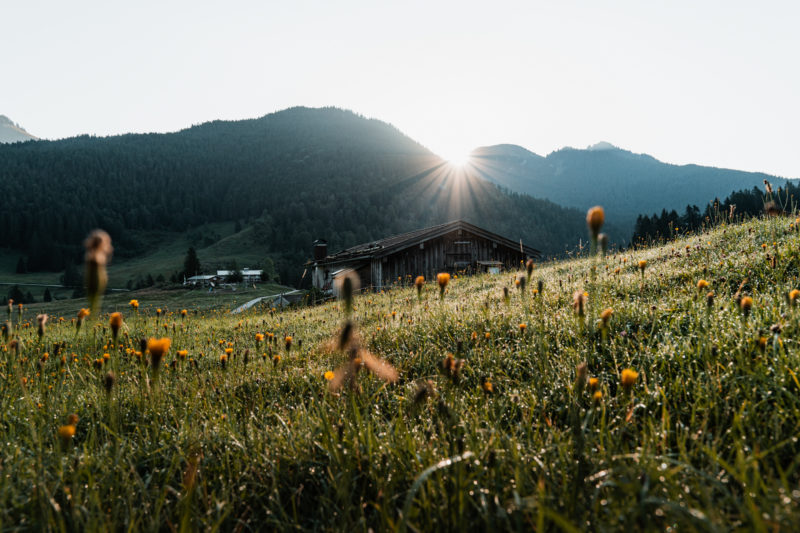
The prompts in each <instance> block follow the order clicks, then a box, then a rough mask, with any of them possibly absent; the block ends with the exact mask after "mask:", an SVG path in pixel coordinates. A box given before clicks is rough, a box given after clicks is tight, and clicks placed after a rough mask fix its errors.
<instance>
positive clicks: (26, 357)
mask: <svg viewBox="0 0 800 533" xmlns="http://www.w3.org/2000/svg"><path fill="white" fill-rule="evenodd" d="M793 222H794V216H793V217H791V218H784V217H775V218H770V219H764V220H754V221H751V222H748V223H746V224H742V225H734V226H721V227H719V228H717V229H714V230H712V231H709V232H706V233H703V234H699V235H696V236H691V237H688V238H685V239H682V240H679V241H676V242H670V243H668V244H667V245H665V246H661V247H657V248H649V249H644V250H638V251H635V252H632V253H626V254H620V255H613V256H609V257H607V258H605V259H596V258H590V259H581V260H572V261H564V262H555V263H551V264H547V265H544V266H539V267H537V268H536V269H535V270H534V272H533V276H532V280H531V283H530V284H527V286H526V287H525V289H524V291H523V292H520V290H519V289H518V288H516V287H515V284H514V283H513V275H510V274H508V273H504V274H499V275H489V274H487V275H480V276H475V277H471V278H457V279H453V280H451V282H450V284H449V285H448V286H447V290H446V293H445V294H444V297H443V299H441V300H440V298H439V290H438V287H436V286H435V284H431V283H429V284H428V285H427V286H426V287H424V288H423V291H422V297H421V300H418V298H417V292H416V290H415V289H414V288H413V287H411V288H395V289H389V290H386V291H384V292H382V293H380V294H364V295H359V296H357V297H356V299H355V302H354V314H353V320H354V327H355V332H356V333H355V335H354V336H353V337H348V336H344V338H345V342H347V343H348V347H350V348H353V350H355V352H354V353H355V354H356V356H357V357H358V359H357V360H355V361H356V362H355V363H353V362H350V363H348V361H349V359H348V355H347V354H346V353H342V352H341V351H339V350H338V349H337V348H336V347H337V343H338V342H341V341H339V340H337V339H340V338H342V337H343V336H342V335H341V333H340V328H341V326H342V324H343V323H344V322H345V320H346V316H345V311H344V306H343V305H342V304H341V302H331V303H329V304H326V305H322V306H318V307H314V308H305V309H301V310H297V311H290V312H275V313H273V312H272V311H264V310H256V311H253V312H251V313H247V314H244V315H237V316H230V315H227V314H225V313H224V312H214V311H208V310H207V311H205V312H203V313H200V314H198V315H195V313H194V312H193V311H194V310H193V309H192V308H191V307H189V316H187V317H186V318H183V319H181V318H180V316H175V315H169V316H161V317H157V316H155V314H154V312H153V310H152V307H149V306H144V305H143V306H142V308H141V309H140V311H139V313H138V314H137V313H133V312H131V311H128V310H123V313H124V318H125V323H124V324H123V326H122V328H121V333H120V340H119V341H118V342H114V341H113V340H112V338H111V332H110V330H109V329H108V326H107V324H108V317H107V316H104V317H99V321H93V320H92V319H90V320H89V321H88V322H87V323H86V324H84V325H83V328H82V329H81V331H80V332H79V333H78V334H76V333H75V326H74V324H72V323H70V321H69V319H67V320H66V321H64V322H59V321H57V320H51V322H50V323H49V324H48V327H47V328H46V331H45V332H44V338H43V339H42V340H41V341H40V340H39V338H38V335H37V331H36V329H37V328H36V321H35V317H34V316H33V315H34V314H35V313H36V312H37V311H35V310H29V309H26V308H23V309H22V311H21V313H22V314H21V316H20V317H19V318H18V317H17V310H16V309H14V310H13V312H11V313H10V317H11V320H12V321H13V323H14V331H15V332H16V334H15V335H18V337H19V338H18V339H15V340H16V341H17V342H15V343H11V344H8V343H7V344H5V345H4V348H3V350H4V353H5V354H6V356H5V357H6V359H5V363H4V370H3V372H2V376H1V378H2V380H3V383H4V387H5V390H6V394H3V395H2V397H0V402H2V406H0V413H2V424H0V438H2V439H3V442H4V443H6V444H5V445H4V446H3V447H2V449H0V463H1V464H3V468H4V474H5V475H4V476H3V477H2V478H1V479H2V481H0V488H2V490H0V509H2V519H3V521H4V522H6V523H15V524H24V525H25V526H27V527H29V528H32V529H76V530H80V529H85V528H86V527H88V526H89V525H97V524H107V525H108V527H113V525H114V524H121V523H125V524H135V525H136V527H137V528H140V529H147V530H157V529H165V528H169V529H178V528H179V527H185V528H187V529H191V528H196V529H212V528H218V529H222V530H228V529H234V528H243V529H277V530H283V529H289V528H298V527H299V528H303V529H328V528H329V529H334V530H351V529H354V528H356V529H367V528H372V529H374V530H388V529H400V530H420V531H433V530H459V531H462V530H478V529H480V530H492V531H494V530H530V529H531V528H532V527H534V525H535V527H536V528H537V529H538V530H556V529H561V530H567V531H580V530H585V529H589V530H598V531H607V530H621V529H627V530H637V531H638V530H664V529H675V530H680V531H718V530H732V529H736V530H748V531H766V530H776V531H777V530H787V531H788V530H792V529H793V528H794V526H795V525H796V524H797V523H798V522H800V505H798V503H800V495H798V493H797V486H798V483H800V444H798V440H797V434H798V420H800V376H798V374H800V358H798V350H797V346H798V340H799V339H800V315H799V313H800V309H798V304H799V302H798V299H800V297H798V296H797V295H798V294H800V291H799V292H798V293H794V294H790V292H789V291H792V290H794V289H798V288H800V287H798V278H797V276H798V271H799V270H800V233H798V231H797V228H796V227H795V226H794V224H793ZM701 280H702V283H701ZM705 284H707V286H706V285H705ZM504 289H508V290H509V292H508V295H507V296H505V295H504ZM534 290H536V291H537V292H536V293H534V292H533V291H534ZM709 292H710V293H711V294H710V295H709ZM583 298H585V300H583ZM578 300H582V305H577V304H578V303H580V302H579V301H578ZM77 303H78V302H76V304H77ZM75 307H76V309H75V311H77V307H78V305H76V306H75ZM606 310H610V311H606ZM67 316H68V317H69V315H67ZM603 316H606V318H607V321H606V322H605V323H604V321H603V319H602V318H601V317H603ZM609 317H610V318H609ZM28 323H32V324H33V325H32V326H25V325H24V324H28ZM257 334H261V335H264V339H263V340H258V337H257ZM153 335H157V336H162V335H166V336H168V337H170V338H171V340H172V347H171V348H170V349H169V350H168V352H167V353H166V355H165V356H164V357H163V358H162V359H160V361H159V363H158V368H159V369H160V370H158V371H156V370H154V368H153V366H152V365H153V363H154V361H153V356H152V355H151V356H148V354H147V353H145V354H138V353H137V352H138V351H139V350H140V342H139V339H140V338H147V337H150V336H153ZM12 337H13V335H12ZM351 339H356V341H353V340H351ZM353 342H359V343H360V346H361V348H363V349H366V350H368V351H369V352H370V353H371V354H373V357H376V358H380V359H383V360H385V361H386V362H388V363H390V364H391V365H393V366H394V368H395V369H396V370H397V372H398V373H399V381H397V382H396V383H393V384H392V383H385V382H383V381H381V380H380V379H378V378H377V377H375V376H373V375H372V374H371V373H370V372H369V371H368V370H367V369H366V368H363V367H360V366H353V365H356V364H357V363H358V362H359V361H371V363H370V364H371V365H372V368H376V369H380V368H384V370H385V367H379V366H376V365H377V362H375V361H373V359H372V358H371V357H369V355H367V354H366V353H365V352H364V351H359V348H358V346H356V345H354V344H352V343H353ZM62 343H63V344H62ZM155 348H156V347H155V345H154V349H155ZM181 350H186V353H184V355H183V356H181V355H179V354H180V353H182V352H180V351H181ZM226 350H228V353H226ZM45 352H47V354H45ZM104 354H108V357H106V356H104ZM448 354H451V355H448ZM62 356H63V357H62ZM104 360H105V361H106V362H104ZM148 360H150V363H149V364H148ZM458 360H463V363H460V362H458ZM443 363H444V364H443ZM584 365H585V366H584ZM348 368H349V369H350V370H351V371H353V372H356V373H355V374H353V375H354V376H355V380H354V382H353V384H352V386H348V387H345V388H344V389H341V390H337V391H333V392H332V391H330V390H329V384H328V383H329V382H328V381H327V377H331V375H333V377H334V379H338V378H337V376H341V375H346V374H341V372H339V373H338V374H337V372H335V371H336V369H348ZM109 371H113V373H114V374H113V375H112V376H111V378H109V377H108V374H107V373H108V372H109ZM327 372H331V373H332V374H328V376H327V377H326V373H327ZM383 373H384V375H386V376H387V377H388V376H389V375H390V373H388V372H385V371H384V372H383ZM70 413H75V414H76V415H77V416H78V418H79V420H78V422H77V423H76V424H74V425H71V426H70V424H69V419H68V415H69V414H70ZM88 480H90V481H91V482H89V481H88ZM34 486H35V487H36V488H37V489H36V490H31V487H34ZM179 524H180V526H179Z"/></svg>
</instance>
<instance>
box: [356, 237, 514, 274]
mask: <svg viewBox="0 0 800 533" xmlns="http://www.w3.org/2000/svg"><path fill="white" fill-rule="evenodd" d="M525 259H526V257H525V256H524V254H523V253H522V252H520V251H519V250H511V249H509V248H507V247H505V246H498V245H497V243H496V242H493V241H491V240H489V239H486V238H483V237H480V236H478V235H475V234H473V233H470V232H467V231H464V230H456V231H454V232H452V233H449V234H447V235H443V236H441V237H437V238H434V239H430V240H427V241H424V242H421V243H419V244H418V245H415V246H412V247H409V248H406V249H405V250H401V251H398V252H395V253H393V254H389V255H386V256H384V257H381V258H375V259H373V260H372V261H373V266H372V269H371V273H372V275H371V283H370V284H371V285H372V286H375V287H379V286H382V285H391V284H392V283H395V282H397V281H398V278H400V279H401V280H402V281H403V282H406V281H407V279H408V277H416V276H419V275H423V276H425V279H428V280H432V279H434V278H435V277H436V274H438V273H439V272H451V273H452V272H456V271H460V270H465V271H467V272H468V273H474V272H475V271H476V270H477V266H478V265H477V262H478V261H499V262H500V263H502V264H503V266H504V267H505V268H506V269H508V268H514V267H516V266H518V265H519V263H520V261H524V260H525ZM378 261H380V263H381V265H380V268H378V267H376V266H375V263H376V262H378Z"/></svg>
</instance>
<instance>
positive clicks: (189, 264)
mask: <svg viewBox="0 0 800 533" xmlns="http://www.w3.org/2000/svg"><path fill="white" fill-rule="evenodd" d="M183 274H184V276H186V277H187V278H190V277H192V276H197V275H198V274H200V259H198V257H197V252H196V251H195V249H194V247H193V246H191V247H189V250H188V251H187V252H186V259H184V261H183Z"/></svg>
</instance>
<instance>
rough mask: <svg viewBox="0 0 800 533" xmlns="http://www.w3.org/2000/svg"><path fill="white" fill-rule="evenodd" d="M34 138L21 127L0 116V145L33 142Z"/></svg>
mask: <svg viewBox="0 0 800 533" xmlns="http://www.w3.org/2000/svg"><path fill="white" fill-rule="evenodd" d="M35 139H36V137H34V136H33V135H31V134H30V133H28V132H27V131H25V129H24V128H22V126H20V125H19V124H15V123H14V122H13V121H12V120H11V119H10V118H8V117H7V116H5V115H0V143H14V142H20V141H31V140H35Z"/></svg>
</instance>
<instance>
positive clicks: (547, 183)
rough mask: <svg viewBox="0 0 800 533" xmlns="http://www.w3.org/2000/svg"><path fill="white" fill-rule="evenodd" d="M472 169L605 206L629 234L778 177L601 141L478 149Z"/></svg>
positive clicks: (529, 190)
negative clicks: (551, 148)
mask: <svg viewBox="0 0 800 533" xmlns="http://www.w3.org/2000/svg"><path fill="white" fill-rule="evenodd" d="M472 161H473V163H472V166H473V167H474V169H475V171H476V172H478V173H479V174H480V175H481V176H483V177H485V178H486V179H489V180H491V181H493V182H495V183H498V184H500V185H502V186H504V187H507V188H508V189H510V190H513V191H516V192H520V193H526V194H530V195H532V196H535V197H537V198H547V199H548V200H552V201H553V202H556V203H557V204H560V205H564V206H570V207H577V208H579V209H586V208H588V207H591V206H593V205H596V204H600V205H603V206H605V208H606V213H607V214H608V216H609V217H611V218H612V219H616V220H619V221H620V222H621V223H623V224H624V225H625V227H626V228H627V229H629V230H633V225H634V222H635V220H636V217H637V215H639V214H640V213H651V212H654V211H661V210H662V209H667V210H671V209H678V210H681V209H683V208H684V207H685V206H686V205H687V204H700V205H702V204H705V202H707V201H708V200H709V198H714V197H717V196H724V195H726V194H729V193H730V192H731V191H734V190H737V189H742V188H746V189H747V188H750V187H753V186H757V185H760V184H761V183H762V182H763V181H764V180H765V179H767V180H769V181H771V182H772V183H773V185H775V186H778V185H781V184H783V183H784V182H785V180H782V179H780V178H776V177H774V176H770V175H767V174H762V173H756V172H742V171H738V170H727V169H721V168H713V167H703V166H699V165H670V164H667V163H662V162H661V161H659V160H657V159H655V158H653V157H651V156H649V155H646V154H634V153H632V152H629V151H627V150H621V149H619V148H616V147H614V146H613V145H611V144H609V143H606V142H602V143H598V144H596V145H594V146H592V147H590V148H588V149H586V150H577V149H574V148H563V149H561V150H558V151H556V152H553V153H551V154H549V155H548V156H547V157H542V156H540V155H537V154H534V153H533V152H529V151H528V150H526V149H524V148H522V147H520V146H515V145H497V146H488V147H483V148H478V149H476V150H474V151H473V152H472Z"/></svg>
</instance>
